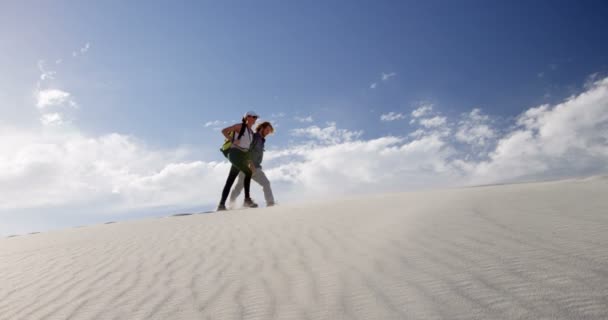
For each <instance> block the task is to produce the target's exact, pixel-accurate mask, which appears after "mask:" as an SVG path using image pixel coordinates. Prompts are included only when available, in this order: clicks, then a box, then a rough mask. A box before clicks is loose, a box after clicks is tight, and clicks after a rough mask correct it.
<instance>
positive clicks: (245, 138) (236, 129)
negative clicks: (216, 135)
mask: <svg viewBox="0 0 608 320" xmlns="http://www.w3.org/2000/svg"><path fill="white" fill-rule="evenodd" d="M257 119H258V115H257V114H256V113H255V112H254V111H248V112H247V113H245V114H244V115H243V122H242V123H237V124H235V125H232V126H230V127H227V128H224V129H223V130H222V134H223V135H224V137H225V138H226V139H228V140H233V142H232V145H231V146H230V149H229V150H228V160H229V161H230V163H231V164H232V166H231V167H230V173H229V174H228V179H226V184H225V185H224V190H223V191H222V199H221V200H220V204H219V205H218V206H217V210H218V211H223V210H226V199H228V195H229V194H230V188H232V184H233V183H234V180H236V178H237V177H238V175H239V172H243V173H244V174H245V180H244V181H243V185H244V187H245V201H244V202H243V206H244V207H248V208H256V207H257V206H258V205H257V204H256V203H255V202H253V200H252V199H251V196H250V194H249V186H250V185H251V176H252V174H253V171H254V170H255V167H254V166H253V163H252V162H251V159H250V156H249V147H250V146H251V143H252V142H253V134H254V133H253V130H251V127H252V126H253V124H254V123H255V122H256V121H257Z"/></svg>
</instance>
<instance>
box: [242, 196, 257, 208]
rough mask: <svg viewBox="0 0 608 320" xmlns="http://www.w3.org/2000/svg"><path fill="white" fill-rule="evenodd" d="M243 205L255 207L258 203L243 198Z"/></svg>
mask: <svg viewBox="0 0 608 320" xmlns="http://www.w3.org/2000/svg"><path fill="white" fill-rule="evenodd" d="M243 207H245V208H257V207H258V204H257V203H255V202H253V200H252V199H251V198H245V201H244V202H243Z"/></svg>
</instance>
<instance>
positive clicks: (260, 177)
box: [230, 168, 274, 205]
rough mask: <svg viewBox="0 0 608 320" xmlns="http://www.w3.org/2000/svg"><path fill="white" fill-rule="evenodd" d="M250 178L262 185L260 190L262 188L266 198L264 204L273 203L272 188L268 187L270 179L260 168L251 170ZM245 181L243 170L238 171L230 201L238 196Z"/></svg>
mask: <svg viewBox="0 0 608 320" xmlns="http://www.w3.org/2000/svg"><path fill="white" fill-rule="evenodd" d="M251 180H253V181H255V182H257V183H258V184H259V185H261V186H262V190H264V198H265V199H266V205H273V204H274V196H273V195H272V189H271V188H270V181H269V180H268V178H266V174H265V173H264V171H262V169H260V168H258V169H256V170H255V172H253V175H252V176H251ZM244 183H245V174H244V173H243V172H241V173H239V179H238V180H237V181H236V184H235V185H234V189H232V192H231V193H230V202H234V201H236V198H238V197H239V194H241V191H243V185H244Z"/></svg>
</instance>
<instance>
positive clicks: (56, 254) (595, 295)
mask: <svg viewBox="0 0 608 320" xmlns="http://www.w3.org/2000/svg"><path fill="white" fill-rule="evenodd" d="M606 194H608V179H606V177H605V176H604V177H596V178H591V179H582V180H581V179H578V180H565V181H554V182H543V183H527V184H517V185H496V186H483V187H476V188H461V189H450V190H435V191H424V192H411V193H400V194H385V195H374V196H362V197H358V198H353V199H347V200H339V201H334V202H331V203H318V204H308V205H288V206H277V207H272V208H264V209H255V210H236V211H229V212H227V213H213V214H202V215H184V216H173V217H166V218H158V219H145V220H139V221H129V222H119V223H113V224H102V225H96V226H88V227H83V228H74V229H67V230H62V231H55V232H48V233H38V234H30V235H25V236H20V237H13V238H3V239H0V319H28V320H29V319H607V318H608V298H607V297H608V249H606V248H608V232H606V230H608V200H607V199H606Z"/></svg>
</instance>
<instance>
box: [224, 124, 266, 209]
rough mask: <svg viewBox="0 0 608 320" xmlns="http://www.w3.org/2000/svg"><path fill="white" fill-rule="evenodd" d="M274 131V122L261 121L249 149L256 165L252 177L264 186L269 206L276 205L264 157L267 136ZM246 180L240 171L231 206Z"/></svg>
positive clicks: (252, 160)
mask: <svg viewBox="0 0 608 320" xmlns="http://www.w3.org/2000/svg"><path fill="white" fill-rule="evenodd" d="M273 132H274V128H273V127H272V124H270V122H268V121H266V122H263V123H260V124H259V125H258V126H257V128H256V129H255V134H254V135H253V143H252V145H251V148H250V149H249V154H250V158H251V162H253V166H254V167H255V171H254V172H253V175H252V176H251V179H252V180H253V181H255V182H257V183H258V184H259V185H260V186H262V190H263V191H264V198H265V199H266V206H267V207H271V206H274V196H273V195H272V188H271V187H270V181H269V180H268V178H267V177H266V174H265V173H264V171H263V170H262V159H264V145H265V143H266V138H267V137H268V135H270V134H272V133H273ZM244 181H245V174H244V173H242V172H241V173H239V179H238V180H237V182H236V185H235V186H234V189H232V193H230V203H231V206H232V203H234V202H235V201H236V198H238V197H239V194H240V193H241V191H242V190H243V184H244Z"/></svg>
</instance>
